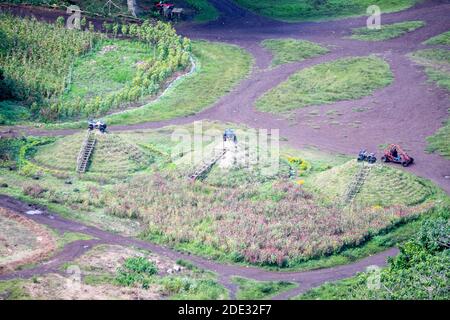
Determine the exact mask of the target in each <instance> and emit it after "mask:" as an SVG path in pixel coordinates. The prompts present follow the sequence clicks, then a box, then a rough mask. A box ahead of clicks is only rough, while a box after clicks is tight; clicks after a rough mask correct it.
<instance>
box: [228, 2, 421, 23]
mask: <svg viewBox="0 0 450 320" xmlns="http://www.w3.org/2000/svg"><path fill="white" fill-rule="evenodd" d="M236 2H237V3H238V4H239V5H241V6H243V7H245V8H248V9H250V10H252V11H254V12H255V13H257V14H260V15H263V16H267V17H270V18H274V19H278V20H282V21H287V22H299V21H320V20H334V19H339V18H345V17H353V16H363V15H366V9H367V7H369V6H371V5H377V6H379V7H380V8H381V11H382V12H384V13H387V12H395V11H400V10H403V9H406V8H409V7H411V6H412V5H414V4H415V3H417V2H419V1H417V0H398V1H391V0H374V1H372V0H329V1H315V0H308V1H298V0H278V1H276V2H274V1H271V0H260V1H252V0H236Z"/></svg>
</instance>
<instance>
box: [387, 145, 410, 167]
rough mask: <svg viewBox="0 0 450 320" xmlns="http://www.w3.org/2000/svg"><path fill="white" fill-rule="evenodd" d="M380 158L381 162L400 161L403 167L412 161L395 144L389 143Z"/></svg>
mask: <svg viewBox="0 0 450 320" xmlns="http://www.w3.org/2000/svg"><path fill="white" fill-rule="evenodd" d="M381 160H382V161H383V162H394V163H400V164H401V165H402V166H404V167H407V166H409V165H410V164H412V163H413V162H414V159H413V158H412V157H410V156H409V155H408V154H407V153H406V152H405V151H403V149H402V148H401V147H400V146H399V145H396V144H390V145H389V146H388V147H387V148H386V149H385V150H384V155H383V156H382V157H381Z"/></svg>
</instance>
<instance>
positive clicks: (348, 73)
mask: <svg viewBox="0 0 450 320" xmlns="http://www.w3.org/2000/svg"><path fill="white" fill-rule="evenodd" d="M392 77H393V76H392V72H391V70H390V68H389V65H388V64H387V63H386V62H385V61H384V60H382V59H380V58H378V57H375V56H369V57H354V58H353V57H352V58H343V59H339V60H335V61H331V62H327V63H323V64H319V65H316V66H313V67H310V68H307V69H304V70H301V71H299V72H297V73H295V74H294V75H292V76H290V77H289V79H288V80H286V81H285V82H283V83H281V84H280V85H278V86H277V87H275V88H273V89H271V90H270V91H268V92H267V93H265V94H264V95H263V96H262V97H261V98H259V100H257V102H256V107H257V108H258V109H259V110H261V111H265V112H271V113H280V112H285V111H290V110H293V109H297V108H302V107H306V106H310V105H320V104H329V103H333V102H336V101H341V100H351V99H357V98H361V97H364V96H367V95H370V94H372V93H373V92H374V91H375V90H376V89H379V88H383V87H385V86H387V85H389V84H390V83H391V81H392Z"/></svg>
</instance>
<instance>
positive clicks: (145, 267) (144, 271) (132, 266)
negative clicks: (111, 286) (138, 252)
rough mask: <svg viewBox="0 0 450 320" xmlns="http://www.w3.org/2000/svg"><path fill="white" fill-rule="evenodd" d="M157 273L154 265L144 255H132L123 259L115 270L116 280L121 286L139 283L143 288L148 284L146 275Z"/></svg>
mask: <svg viewBox="0 0 450 320" xmlns="http://www.w3.org/2000/svg"><path fill="white" fill-rule="evenodd" d="M157 273H158V268H157V267H156V265H155V264H154V263H153V262H151V261H149V260H148V259H146V258H144V257H133V258H128V259H126V260H125V263H124V265H123V266H122V267H121V268H119V269H118V270H117V275H116V281H117V283H119V284H120V285H123V286H133V285H135V284H140V285H141V286H142V287H143V288H144V289H147V288H148V286H149V283H150V282H149V279H147V278H148V277H150V276H152V275H155V274H157Z"/></svg>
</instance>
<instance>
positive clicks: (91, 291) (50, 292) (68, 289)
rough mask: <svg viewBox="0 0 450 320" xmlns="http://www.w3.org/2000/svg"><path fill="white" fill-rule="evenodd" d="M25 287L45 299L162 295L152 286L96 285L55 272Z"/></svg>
mask: <svg viewBox="0 0 450 320" xmlns="http://www.w3.org/2000/svg"><path fill="white" fill-rule="evenodd" d="M24 289H25V290H26V291H27V293H28V294H29V295H30V296H31V297H32V298H33V299H45V300H155V299H158V298H159V297H160V295H159V294H158V293H157V292H155V291H154V290H152V288H150V289H148V290H145V289H141V288H137V287H136V288H135V287H118V286H114V285H111V284H101V285H95V286H94V285H88V284H85V283H83V282H79V281H77V280H76V279H75V278H74V277H73V276H67V277H64V276H61V275H59V274H54V273H52V274H48V275H46V276H44V277H37V278H35V279H34V280H33V281H29V282H28V283H26V284H25V285H24Z"/></svg>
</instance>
